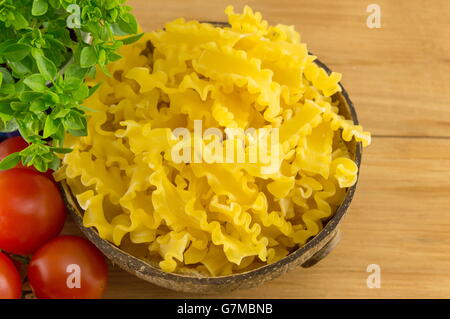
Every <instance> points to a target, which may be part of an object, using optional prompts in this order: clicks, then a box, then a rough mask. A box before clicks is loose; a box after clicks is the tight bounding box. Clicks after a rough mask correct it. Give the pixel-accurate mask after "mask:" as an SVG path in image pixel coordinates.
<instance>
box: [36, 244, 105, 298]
mask: <svg viewBox="0 0 450 319" xmlns="http://www.w3.org/2000/svg"><path fill="white" fill-rule="evenodd" d="M28 280H29V281H30V285H31V287H32V288H33V291H34V293H35V295H36V297H38V298H41V299H97V298H101V297H102V296H103V293H104V291H105V288H106V284H107V281H108V266H107V264H106V261H105V257H104V256H103V255H102V253H101V252H100V251H99V250H98V249H97V247H95V246H94V245H93V244H91V243H90V242H89V241H88V240H86V239H84V238H81V237H76V236H60V237H57V238H54V239H52V240H51V241H49V242H48V243H47V244H46V245H45V246H43V247H42V248H41V249H39V250H38V251H37V252H36V254H35V255H34V256H33V258H32V259H31V262H30V265H29V267H28Z"/></svg>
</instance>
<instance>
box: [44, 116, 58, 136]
mask: <svg viewBox="0 0 450 319" xmlns="http://www.w3.org/2000/svg"><path fill="white" fill-rule="evenodd" d="M59 125H60V123H59V121H56V120H53V119H52V118H51V117H50V116H47V118H46V119H45V125H44V135H43V137H44V138H47V137H49V136H52V135H53V134H55V133H56V132H57V131H58V127H59Z"/></svg>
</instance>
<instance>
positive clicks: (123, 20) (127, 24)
mask: <svg viewBox="0 0 450 319" xmlns="http://www.w3.org/2000/svg"><path fill="white" fill-rule="evenodd" d="M112 30H113V32H114V34H115V35H119V36H121V35H129V34H133V33H137V31H138V26H137V21H136V18H135V17H134V16H133V15H132V14H131V13H125V14H124V15H122V16H121V17H120V18H119V21H118V22H117V23H115V24H113V25H112Z"/></svg>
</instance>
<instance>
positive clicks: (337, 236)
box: [302, 229, 341, 268]
mask: <svg viewBox="0 0 450 319" xmlns="http://www.w3.org/2000/svg"><path fill="white" fill-rule="evenodd" d="M340 240H341V231H340V230H339V229H337V230H335V232H334V234H333V235H332V237H331V239H330V240H329V241H328V242H327V243H326V244H325V246H323V247H322V248H321V249H320V250H319V251H318V252H316V253H315V254H314V255H312V257H311V258H309V259H308V260H307V261H305V262H304V263H303V264H302V267H303V268H309V267H311V266H314V265H315V264H317V263H318V262H319V261H321V260H322V259H323V258H325V257H326V256H327V255H328V254H329V253H330V252H331V251H332V250H333V248H334V247H336V245H337V244H338V243H339V241H340Z"/></svg>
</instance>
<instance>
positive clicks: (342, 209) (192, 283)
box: [60, 22, 362, 293]
mask: <svg viewBox="0 0 450 319" xmlns="http://www.w3.org/2000/svg"><path fill="white" fill-rule="evenodd" d="M210 23H211V22H210ZM214 24H215V25H217V26H225V25H226V24H223V23H214ZM315 62H316V63H317V64H318V65H319V66H320V67H322V68H323V69H324V70H326V71H327V72H328V73H330V72H331V70H330V69H329V68H328V67H327V66H326V65H325V64H324V63H322V62H321V61H319V60H316V61H315ZM341 87H342V92H339V93H336V94H334V95H333V99H336V100H339V101H340V113H341V114H342V115H344V116H345V117H346V118H348V119H351V120H353V122H354V123H355V124H358V118H357V115H356V110H355V108H354V106H353V103H352V101H351V100H350V98H349V96H348V94H347V91H346V90H345V88H344V87H343V86H342V84H341ZM348 145H349V149H350V153H351V154H352V157H353V159H354V160H355V162H356V165H357V166H358V168H359V166H360V163H361V156H362V147H361V143H359V142H354V141H352V142H349V143H348ZM60 186H61V188H62V192H63V197H64V199H65V202H66V205H67V208H68V211H69V213H70V214H71V215H72V217H73V219H74V221H75V223H76V225H77V226H78V227H79V228H80V229H81V231H82V232H83V233H84V234H85V235H86V237H87V238H88V239H89V240H90V241H91V242H92V243H94V244H95V245H96V246H97V247H98V248H99V249H100V250H101V251H102V252H103V253H104V254H105V255H106V256H107V257H108V258H109V259H110V260H111V262H112V263H114V264H116V265H118V266H119V267H121V268H122V269H124V270H126V271H128V272H130V273H132V274H134V275H136V276H137V277H139V278H141V279H143V280H145V281H148V282H150V283H153V284H156V285H158V286H161V287H165V288H169V289H172V290H176V291H184V292H191V293H221V292H228V291H232V290H236V289H243V288H251V287H255V286H258V285H260V284H262V283H264V282H267V281H269V280H272V279H274V278H276V277H278V276H280V275H282V274H284V273H286V272H288V271H289V270H291V269H293V268H295V267H297V266H301V267H304V268H306V267H311V266H313V265H315V264H316V263H317V262H318V261H320V260H321V259H322V258H324V257H325V256H326V255H327V254H328V253H329V252H330V251H331V250H332V249H333V248H334V246H335V245H336V244H337V243H338V242H339V239H340V231H339V225H340V223H341V221H342V218H343V217H344V215H345V214H346V212H347V210H348V207H349V205H350V203H351V201H352V198H353V194H354V193H355V189H356V184H355V185H353V186H352V187H350V188H348V190H347V194H346V196H345V199H344V201H343V202H342V204H341V205H340V206H339V208H338V209H337V211H336V213H335V214H334V215H333V217H332V218H330V219H329V220H328V221H327V222H326V224H325V225H324V227H323V229H322V230H321V231H320V232H319V234H317V235H316V236H315V237H313V238H311V239H310V240H309V241H308V242H307V243H306V244H305V245H304V246H302V247H300V248H298V249H297V250H295V251H294V252H292V253H291V254H289V255H288V256H286V257H284V258H283V259H281V260H279V261H277V262H275V263H273V264H270V265H265V266H262V267H260V268H257V269H254V270H251V271H248V272H244V273H239V274H233V275H229V276H221V277H195V276H188V275H184V274H177V273H167V272H164V271H162V270H161V269H159V268H157V267H155V266H152V265H150V264H149V263H147V262H145V261H143V260H141V259H138V258H136V257H134V256H132V255H130V254H128V253H126V252H125V251H123V250H121V249H120V248H118V247H117V246H115V245H114V244H112V243H110V242H108V241H106V240H104V239H102V238H100V236H99V235H98V232H97V231H96V230H95V229H93V228H86V227H84V226H83V217H82V216H83V209H82V208H81V207H80V206H79V205H78V202H77V200H76V198H75V196H74V195H73V193H72V192H71V190H70V188H69V186H68V185H67V183H66V182H65V181H62V182H61V183H60Z"/></svg>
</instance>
